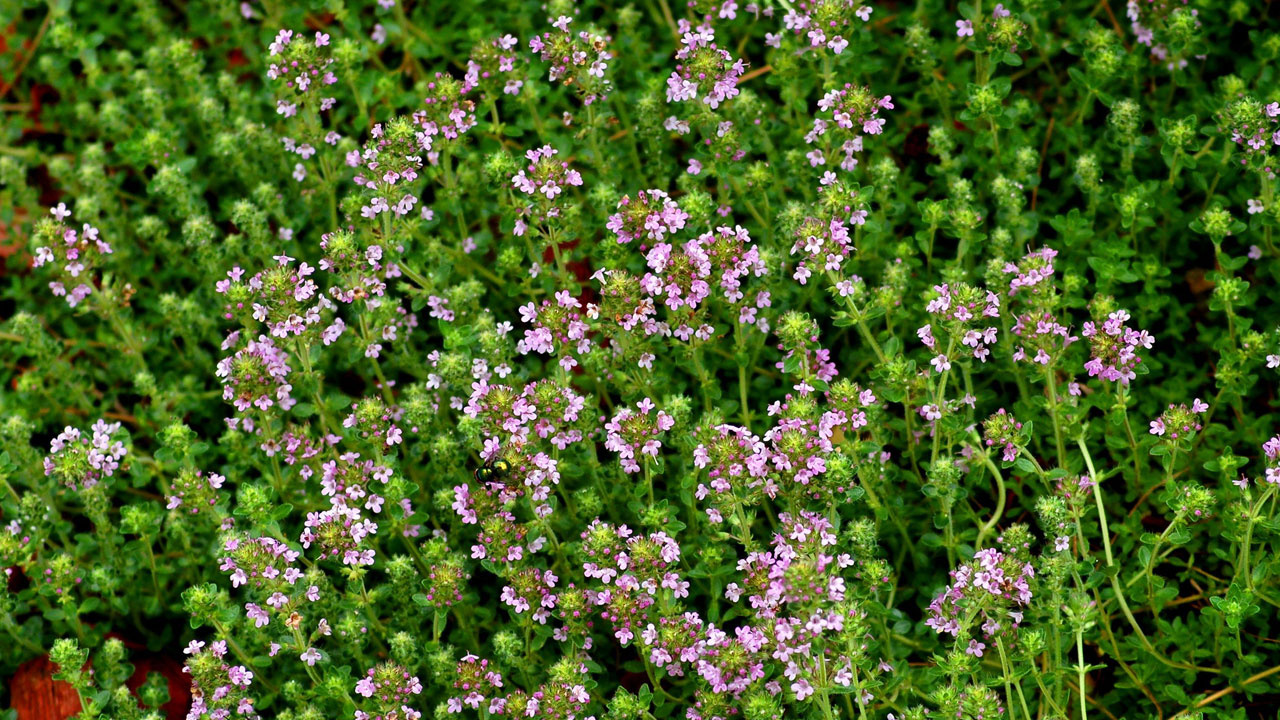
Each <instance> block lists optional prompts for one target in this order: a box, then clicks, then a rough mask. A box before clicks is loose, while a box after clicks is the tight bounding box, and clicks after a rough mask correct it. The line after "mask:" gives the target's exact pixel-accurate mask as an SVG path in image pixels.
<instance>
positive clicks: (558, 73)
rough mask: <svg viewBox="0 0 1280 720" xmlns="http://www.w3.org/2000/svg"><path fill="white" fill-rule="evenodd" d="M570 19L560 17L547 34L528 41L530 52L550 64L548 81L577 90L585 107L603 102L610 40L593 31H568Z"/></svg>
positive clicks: (607, 81)
mask: <svg viewBox="0 0 1280 720" xmlns="http://www.w3.org/2000/svg"><path fill="white" fill-rule="evenodd" d="M572 22H573V19H572V18H569V17H568V16H565V15H561V16H560V17H558V18H556V19H555V20H554V21H553V22H552V23H551V26H552V27H554V28H555V31H554V32H551V31H548V32H544V33H543V34H541V35H535V36H534V37H532V38H530V39H529V49H530V50H532V51H533V52H535V53H537V54H538V55H539V56H540V57H541V58H542V60H543V62H547V63H550V64H551V70H550V73H549V75H548V79H549V80H551V82H559V83H562V84H564V85H571V86H573V87H574V88H576V89H577V91H578V94H579V95H581V96H582V101H583V103H584V104H586V105H591V104H592V103H595V102H599V101H601V100H604V99H605V97H606V96H608V94H609V89H610V87H611V83H610V82H609V80H608V79H607V78H605V71H606V70H608V68H609V61H610V60H612V59H613V53H612V51H610V50H609V42H610V41H611V40H612V38H610V37H609V36H607V35H603V34H601V33H598V32H594V31H592V30H578V31H577V32H574V31H572V30H570V29H569V25H570V24H571V23H572Z"/></svg>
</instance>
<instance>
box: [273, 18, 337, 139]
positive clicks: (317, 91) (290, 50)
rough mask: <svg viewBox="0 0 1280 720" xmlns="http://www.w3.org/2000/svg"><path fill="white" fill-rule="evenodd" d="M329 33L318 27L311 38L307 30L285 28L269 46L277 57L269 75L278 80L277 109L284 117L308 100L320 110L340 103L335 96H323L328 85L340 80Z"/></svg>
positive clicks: (274, 56) (290, 115)
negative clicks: (334, 68)
mask: <svg viewBox="0 0 1280 720" xmlns="http://www.w3.org/2000/svg"><path fill="white" fill-rule="evenodd" d="M331 47H332V46H331V43H330V42H329V34H328V33H324V32H319V31H317V32H316V33H315V35H314V37H312V38H310V39H308V38H306V37H305V36H304V34H303V33H297V34H295V33H294V32H293V31H292V30H281V31H280V32H278V33H276V37H275V40H273V41H272V42H271V45H270V46H268V48H267V49H268V50H269V51H270V55H271V57H272V58H275V59H274V60H273V61H272V62H271V64H270V65H269V66H268V67H267V78H268V79H270V80H273V81H275V83H276V87H277V95H278V98H277V100H276V112H277V113H279V114H280V115H283V116H284V117H293V116H294V115H296V114H297V113H298V104H299V103H304V104H309V105H311V106H314V107H318V108H319V109H320V110H329V109H331V108H332V107H333V106H334V105H336V104H337V99H336V98H334V97H323V98H321V97H319V96H320V95H323V94H324V93H325V92H326V90H325V88H327V87H329V86H330V85H334V84H336V83H337V82H338V76H337V75H335V74H334V73H333V71H332V70H331V69H330V66H331V65H333V62H334V60H333V57H332V56H331V54H330V52H329V50H328V49H326V48H331Z"/></svg>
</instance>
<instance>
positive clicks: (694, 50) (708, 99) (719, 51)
mask: <svg viewBox="0 0 1280 720" xmlns="http://www.w3.org/2000/svg"><path fill="white" fill-rule="evenodd" d="M685 24H686V25H687V24H688V21H685ZM676 60H677V63H676V69H675V70H674V71H672V73H671V76H670V77H669V78H667V102H684V101H686V100H696V99H698V98H699V96H701V98H702V102H703V103H704V104H706V105H707V107H710V108H712V109H715V108H717V107H719V106H720V103H722V102H725V101H726V100H730V99H732V98H734V97H736V96H737V95H738V78H740V77H742V73H743V72H745V71H746V66H745V65H744V64H743V62H742V59H741V58H738V59H737V60H734V59H733V55H731V54H730V53H729V51H728V50H725V49H724V48H721V47H720V46H718V45H716V33H715V30H713V29H712V28H711V26H710V25H699V26H698V27H697V28H692V27H685V28H684V35H683V37H682V38H681V39H680V49H679V50H677V51H676Z"/></svg>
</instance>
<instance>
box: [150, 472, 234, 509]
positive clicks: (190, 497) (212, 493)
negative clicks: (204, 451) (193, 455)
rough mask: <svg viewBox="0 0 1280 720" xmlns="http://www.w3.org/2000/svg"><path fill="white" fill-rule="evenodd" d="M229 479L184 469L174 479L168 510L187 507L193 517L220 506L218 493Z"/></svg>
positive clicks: (216, 474) (214, 474)
mask: <svg viewBox="0 0 1280 720" xmlns="http://www.w3.org/2000/svg"><path fill="white" fill-rule="evenodd" d="M226 481H227V479H226V478H225V477H223V476H221V475H219V474H218V473H209V474H207V475H206V474H205V473H204V471H202V470H195V469H192V468H183V469H182V470H181V471H179V473H178V477H176V478H174V481H173V485H172V487H171V488H170V490H169V495H168V500H169V502H168V504H167V505H165V509H166V510H175V509H177V508H180V507H185V509H186V510H188V511H189V512H190V513H191V514H192V515H195V514H196V513H199V512H200V511H201V510H203V509H204V508H206V507H213V506H214V505H217V504H218V500H219V496H218V491H219V490H221V489H222V485H223V483H225V482H226Z"/></svg>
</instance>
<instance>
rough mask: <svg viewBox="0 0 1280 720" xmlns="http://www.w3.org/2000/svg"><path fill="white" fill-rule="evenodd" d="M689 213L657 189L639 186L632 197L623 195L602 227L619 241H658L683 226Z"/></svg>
mask: <svg viewBox="0 0 1280 720" xmlns="http://www.w3.org/2000/svg"><path fill="white" fill-rule="evenodd" d="M688 220H689V214H688V213H686V212H685V211H684V210H682V209H681V208H680V205H679V203H677V202H676V201H675V200H672V199H671V197H670V196H669V195H667V194H666V193H665V192H663V191H661V190H641V191H639V192H637V193H636V196H635V198H632V197H631V196H630V195H623V196H622V199H621V200H619V201H618V211H617V212H616V213H614V214H612V215H610V216H609V221H608V222H607V223H606V224H605V227H607V228H609V230H610V231H612V232H613V234H614V235H616V236H617V238H618V242H619V243H629V242H631V241H633V240H638V239H641V238H643V239H646V240H653V241H656V242H662V241H663V239H664V238H666V237H667V236H668V235H672V234H675V233H677V232H680V231H681V230H683V229H684V226H685V223H686V222H687V221H688Z"/></svg>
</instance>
